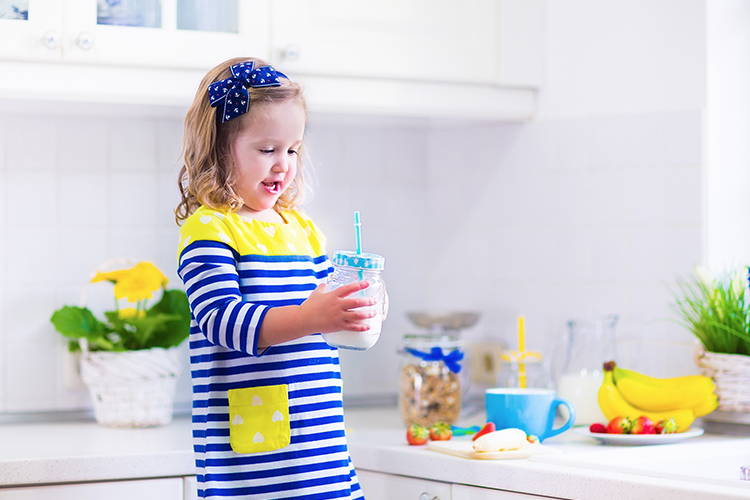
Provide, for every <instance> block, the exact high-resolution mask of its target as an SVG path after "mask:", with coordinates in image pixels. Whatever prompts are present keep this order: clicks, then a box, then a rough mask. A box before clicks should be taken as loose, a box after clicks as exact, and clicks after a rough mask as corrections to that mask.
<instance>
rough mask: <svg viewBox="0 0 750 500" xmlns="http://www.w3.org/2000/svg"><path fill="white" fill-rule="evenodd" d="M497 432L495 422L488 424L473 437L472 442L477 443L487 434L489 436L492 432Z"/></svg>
mask: <svg viewBox="0 0 750 500" xmlns="http://www.w3.org/2000/svg"><path fill="white" fill-rule="evenodd" d="M495 430H496V429H495V422H487V423H486V424H484V427H482V428H481V429H479V432H477V433H476V434H474V436H472V438H471V440H472V441H476V440H477V438H478V437H480V436H484V435H485V434H488V433H490V432H495Z"/></svg>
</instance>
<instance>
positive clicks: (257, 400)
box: [252, 396, 263, 406]
mask: <svg viewBox="0 0 750 500" xmlns="http://www.w3.org/2000/svg"><path fill="white" fill-rule="evenodd" d="M252 404H253V406H262V405H263V400H262V399H260V396H253V403H252Z"/></svg>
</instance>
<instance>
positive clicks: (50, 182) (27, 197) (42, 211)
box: [5, 167, 58, 227]
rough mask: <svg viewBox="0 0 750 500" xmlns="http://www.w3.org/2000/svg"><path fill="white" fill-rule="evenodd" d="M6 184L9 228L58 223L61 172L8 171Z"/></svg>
mask: <svg viewBox="0 0 750 500" xmlns="http://www.w3.org/2000/svg"><path fill="white" fill-rule="evenodd" d="M5 182H6V207H5V209H6V211H7V218H8V226H9V227H16V226H29V225H33V226H39V225H47V224H51V223H55V222H57V216H58V214H57V210H55V209H54V208H56V207H57V206H58V189H57V187H58V176H57V172H55V171H36V170H26V169H24V168H15V167H13V168H9V169H7V170H6V174H5Z"/></svg>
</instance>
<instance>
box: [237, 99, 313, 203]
mask: <svg viewBox="0 0 750 500" xmlns="http://www.w3.org/2000/svg"><path fill="white" fill-rule="evenodd" d="M240 119H241V120H245V122H244V123H243V124H242V129H241V130H240V132H239V133H238V134H237V136H236V137H235V139H234V141H233V142H232V145H231V155H232V160H233V164H234V169H235V172H234V173H235V184H234V186H233V187H234V190H235V192H236V193H237V194H238V195H239V196H240V197H241V198H242V200H243V201H244V203H245V207H247V209H249V210H250V211H252V212H262V211H265V210H270V209H272V208H273V207H274V205H275V204H276V200H278V199H279V196H281V193H283V192H284V190H286V189H287V188H288V187H289V185H290V184H291V183H292V181H293V180H294V177H295V175H297V162H298V161H299V155H298V150H299V147H300V146H301V145H302V138H303V136H304V134H305V111H304V109H303V108H302V105H301V104H300V103H299V101H297V100H295V99H290V100H286V101H282V102H278V103H270V104H261V105H258V106H257V107H251V111H250V113H248V114H247V115H246V116H243V117H242V118H240Z"/></svg>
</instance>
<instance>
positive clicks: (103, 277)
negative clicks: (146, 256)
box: [90, 269, 129, 283]
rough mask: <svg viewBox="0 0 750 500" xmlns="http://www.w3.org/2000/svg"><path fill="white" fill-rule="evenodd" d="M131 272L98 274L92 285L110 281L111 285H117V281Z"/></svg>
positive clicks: (127, 270) (123, 270)
mask: <svg viewBox="0 0 750 500" xmlns="http://www.w3.org/2000/svg"><path fill="white" fill-rule="evenodd" d="M128 272H129V269H117V270H115V271H107V272H101V273H96V274H95V275H94V277H93V278H91V281H90V282H91V283H98V282H100V281H109V282H111V283H117V281H118V280H119V279H120V278H122V277H123V276H125V275H126V274H127V273H128Z"/></svg>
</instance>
